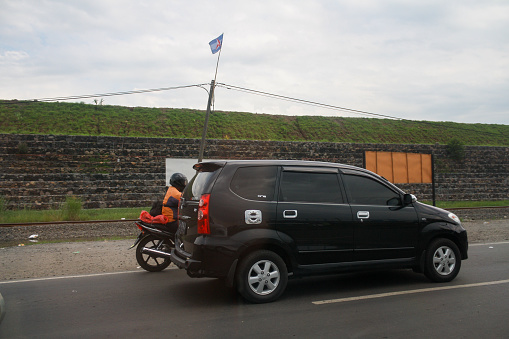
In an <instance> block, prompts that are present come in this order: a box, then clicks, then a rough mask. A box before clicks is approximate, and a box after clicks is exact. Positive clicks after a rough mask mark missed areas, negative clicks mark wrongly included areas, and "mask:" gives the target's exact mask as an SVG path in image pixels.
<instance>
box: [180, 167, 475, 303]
mask: <svg viewBox="0 0 509 339" xmlns="http://www.w3.org/2000/svg"><path fill="white" fill-rule="evenodd" d="M193 168H194V169H195V170H196V171H197V172H196V175H195V176H194V177H193V178H192V180H191V181H190V182H189V184H188V186H187V187H186V189H185V190H184V192H183V195H182V199H181V201H180V207H179V228H178V231H177V234H176V239H175V250H173V251H172V253H171V260H172V261H173V262H174V263H175V264H176V265H177V266H178V267H179V268H183V269H185V270H187V274H188V275H189V276H190V277H217V278H222V279H224V280H225V281H226V283H227V285H228V286H236V288H237V290H238V291H239V293H240V294H241V295H242V296H243V297H244V298H245V299H247V300H249V301H251V302H255V303H262V302H270V301H274V300H276V299H277V298H279V297H280V296H281V294H282V293H283V292H284V290H285V288H286V285H287V282H288V277H289V276H292V277H301V276H306V275H316V274H325V273H337V272H345V271H354V270H368V269H391V268H412V269H414V271H416V272H424V274H425V275H426V276H427V277H428V278H429V279H430V280H432V281H436V282H447V281H451V280H452V279H454V278H455V277H456V275H457V274H458V272H459V270H460V267H461V260H465V259H467V257H468V255H467V250H468V240H467V232H466V230H465V229H464V228H463V227H462V226H461V223H460V220H459V219H458V217H457V216H456V215H454V214H453V213H449V212H448V211H445V210H442V209H439V208H436V207H432V206H428V205H425V204H422V203H419V202H417V201H416V199H415V197H414V196H412V195H410V194H405V193H404V192H403V191H401V190H400V189H398V188H397V187H396V186H394V185H393V184H391V183H390V182H388V181H387V180H386V179H384V178H383V177H380V176H379V175H377V174H374V173H372V172H370V171H367V170H365V169H362V168H358V167H353V166H347V165H342V164H336V163H325V162H312V161H293V160H238V161H212V162H202V163H199V164H196V165H195V166H194V167H193Z"/></svg>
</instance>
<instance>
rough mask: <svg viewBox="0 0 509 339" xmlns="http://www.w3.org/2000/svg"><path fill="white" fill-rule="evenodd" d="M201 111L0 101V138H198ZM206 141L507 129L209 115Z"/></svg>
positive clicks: (467, 134) (396, 139)
mask: <svg viewBox="0 0 509 339" xmlns="http://www.w3.org/2000/svg"><path fill="white" fill-rule="evenodd" d="M204 121H205V112H204V111H201V110H192V109H172V108H146V107H123V106H110V105H93V104H85V103H68V102H54V103H48V102H37V101H30V102H23V101H0V133H6V134H61V135H104V136H132V137H165V138H201V134H202V131H203V124H204ZM207 138H209V139H245V140H275V141H322V142H323V141H325V142H355V143H403V144H432V143H437V142H438V143H441V144H446V143H448V142H449V141H450V140H452V139H456V140H459V141H460V142H461V143H462V144H464V145H488V146H508V145H509V126H508V125H497V124H462V123H453V122H431V121H411V120H390V119H371V118H341V117H322V116H282V115H269V114H253V113H242V112H222V111H217V112H213V113H212V114H211V116H210V118H209V126H208V132H207Z"/></svg>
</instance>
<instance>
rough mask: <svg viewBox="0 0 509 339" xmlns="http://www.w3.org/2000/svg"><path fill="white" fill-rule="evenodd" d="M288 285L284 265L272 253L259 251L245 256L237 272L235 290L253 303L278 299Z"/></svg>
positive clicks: (277, 256)
mask: <svg viewBox="0 0 509 339" xmlns="http://www.w3.org/2000/svg"><path fill="white" fill-rule="evenodd" d="M287 283H288V271H287V268H286V264H285V262H284V261H283V259H281V257H280V256H279V255H277V254H276V253H274V252H272V251H267V250H259V251H256V252H253V253H250V254H249V255H247V256H246V257H245V258H244V259H243V260H242V261H241V263H240V265H239V269H238V271H237V289H238V291H239V293H240V294H241V295H242V296H243V297H244V298H245V299H247V300H249V301H251V302H253V303H265V302H271V301H274V300H276V299H278V298H279V297H280V296H281V294H283V292H284V290H285V288H286V284H287Z"/></svg>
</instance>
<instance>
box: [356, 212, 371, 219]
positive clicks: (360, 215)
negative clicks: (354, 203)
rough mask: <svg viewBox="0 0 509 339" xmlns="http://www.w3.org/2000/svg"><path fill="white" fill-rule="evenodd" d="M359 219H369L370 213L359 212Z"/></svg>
mask: <svg viewBox="0 0 509 339" xmlns="http://www.w3.org/2000/svg"><path fill="white" fill-rule="evenodd" d="M357 218H359V219H368V218H369V211H357Z"/></svg>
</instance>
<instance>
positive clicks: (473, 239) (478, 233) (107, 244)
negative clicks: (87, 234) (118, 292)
mask: <svg viewBox="0 0 509 339" xmlns="http://www.w3.org/2000/svg"><path fill="white" fill-rule="evenodd" d="M463 227H465V228H466V229H467V231H468V237H469V243H470V244H474V243H495V242H505V241H509V220H490V221H467V222H464V223H463ZM5 232H6V231H5V230H4V233H5ZM20 232H21V231H20ZM24 232H26V234H24V235H23V239H24V240H19V239H17V242H18V244H17V245H14V246H12V245H13V243H12V239H10V240H11V241H10V243H9V244H10V245H11V246H7V247H2V246H5V244H7V242H3V244H4V245H2V242H0V281H7V280H19V279H30V278H43V277H59V276H67V275H82V274H94V273H104V272H122V271H136V270H142V269H141V268H140V267H139V266H138V264H137V263H136V258H135V250H134V249H129V247H130V246H131V244H132V243H133V242H134V239H128V240H103V241H79V242H60V243H44V244H43V243H31V242H30V241H29V240H28V234H29V233H31V232H33V230H29V231H27V230H26V229H25V230H24ZM18 233H19V232H18ZM131 233H132V234H129V236H134V235H135V234H136V233H137V232H136V231H134V232H131ZM9 237H12V235H9V236H7V235H6V234H4V238H9ZM15 238H16V237H14V239H15ZM170 268H175V267H174V266H173V265H171V266H170Z"/></svg>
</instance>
